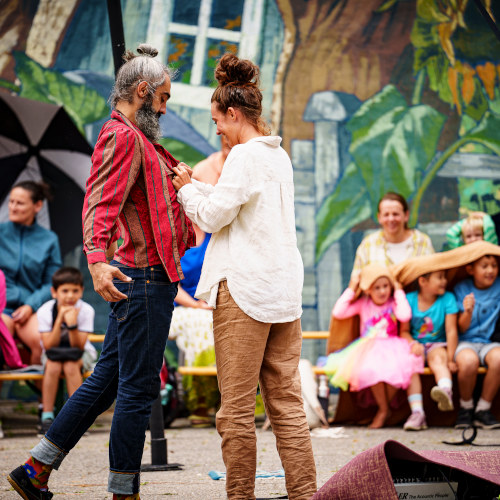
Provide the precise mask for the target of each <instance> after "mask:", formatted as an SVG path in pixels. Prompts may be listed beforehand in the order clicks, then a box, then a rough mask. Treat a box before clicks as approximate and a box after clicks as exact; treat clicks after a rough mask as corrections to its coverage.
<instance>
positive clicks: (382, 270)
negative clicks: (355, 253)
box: [325, 264, 424, 429]
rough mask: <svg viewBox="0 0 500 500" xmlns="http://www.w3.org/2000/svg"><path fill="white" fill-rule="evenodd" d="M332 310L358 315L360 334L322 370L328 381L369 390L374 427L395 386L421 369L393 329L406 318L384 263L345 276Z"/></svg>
mask: <svg viewBox="0 0 500 500" xmlns="http://www.w3.org/2000/svg"><path fill="white" fill-rule="evenodd" d="M332 315H333V316H334V317H335V318H337V319H344V318H350V317H352V316H356V315H359V318H360V337H359V338H358V339H356V340H354V341H353V342H351V343H350V344H349V345H348V346H347V347H345V348H344V349H342V350H340V351H337V352H334V353H332V354H330V355H329V356H328V360H327V363H326V365H325V372H326V373H327V375H329V377H330V383H331V384H332V385H335V386H338V387H340V388H341V389H342V390H347V389H348V388H350V390H351V391H361V390H362V389H366V388H368V387H369V388H370V389H371V392H372V394H373V397H374V399H375V401H376V403H377V406H378V411H377V413H376V415H375V417H374V419H373V421H372V423H371V424H370V428H372V429H377V428H380V427H382V426H383V425H384V422H385V420H386V419H387V417H388V416H389V403H390V401H391V400H392V398H393V397H394V395H395V394H396V392H397V390H398V389H400V388H401V389H406V388H407V387H408V385H409V384H410V379H411V377H412V375H413V374H415V373H422V372H423V369H424V365H423V361H422V358H421V357H419V356H415V355H414V354H412V353H411V349H410V343H409V342H408V341H407V340H405V339H403V338H401V337H399V333H398V321H399V322H401V323H406V322H408V321H410V319H411V308H410V305H409V304H408V301H407V300H406V295H405V293H404V292H403V290H402V287H401V285H400V284H399V283H397V282H396V281H395V280H394V278H393V277H392V275H391V273H390V272H389V270H388V269H387V268H386V267H383V266H380V265H378V264H372V265H368V266H366V267H364V268H363V269H362V271H361V274H360V275H357V276H354V277H352V278H351V281H350V283H349V287H348V288H347V289H346V290H345V291H344V293H343V294H342V295H341V296H340V298H339V299H338V300H337V302H336V304H335V306H334V308H333V311H332Z"/></svg>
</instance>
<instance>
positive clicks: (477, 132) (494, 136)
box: [463, 111, 500, 155]
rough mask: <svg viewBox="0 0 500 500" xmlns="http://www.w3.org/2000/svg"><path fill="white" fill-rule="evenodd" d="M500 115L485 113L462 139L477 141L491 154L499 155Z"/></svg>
mask: <svg viewBox="0 0 500 500" xmlns="http://www.w3.org/2000/svg"><path fill="white" fill-rule="evenodd" d="M499 131H500V115H498V114H496V113H492V112H491V111H487V112H486V113H485V114H484V116H483V119H482V120H481V121H480V122H479V124H478V125H477V127H475V128H473V129H472V130H470V131H469V132H467V133H466V134H465V135H464V136H463V139H464V140H466V141H477V142H479V143H480V144H482V145H483V146H486V147H487V148H488V149H490V150H491V151H492V152H493V153H495V154H497V155H500V132H499Z"/></svg>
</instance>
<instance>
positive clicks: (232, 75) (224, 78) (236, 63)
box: [215, 53, 259, 86]
mask: <svg viewBox="0 0 500 500" xmlns="http://www.w3.org/2000/svg"><path fill="white" fill-rule="evenodd" d="M215 79H216V80H217V82H218V83H219V85H220V86H224V85H230V84H232V85H247V84H249V83H251V84H255V85H258V82H259V68H258V66H256V65H255V64H253V63H252V62H251V61H248V60H247V59H239V58H238V57H237V56H235V55H234V54H231V53H227V54H224V55H223V56H222V57H221V59H220V61H219V63H218V64H217V68H216V69H215Z"/></svg>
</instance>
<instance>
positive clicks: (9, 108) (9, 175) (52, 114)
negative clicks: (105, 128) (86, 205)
mask: <svg viewBox="0 0 500 500" xmlns="http://www.w3.org/2000/svg"><path fill="white" fill-rule="evenodd" d="M0 117H1V119H0V172H1V178H2V179H3V180H2V182H1V183H0V203H1V204H2V207H1V208H0V220H1V221H5V220H7V219H8V212H7V201H8V200H7V198H8V194H9V192H10V189H11V187H12V185H13V184H14V183H16V182H19V181H21V180H28V179H29V180H35V181H37V180H40V179H43V180H44V181H45V182H46V183H47V184H49V186H50V187H51V191H52V195H53V200H52V201H50V202H49V203H48V207H44V210H42V212H43V213H40V214H39V217H38V221H39V223H41V224H42V225H44V226H47V227H50V229H52V230H53V231H55V232H56V233H57V235H58V236H59V241H60V244H61V252H62V254H63V255H64V254H65V253H66V252H68V251H69V250H72V249H73V248H75V247H76V246H77V245H80V244H81V243H82V229H81V227H82V224H81V216H82V207H83V197H84V191H85V182H86V179H87V177H88V175H89V171H90V163H91V162H90V155H91V154H92V148H91V147H90V145H89V144H88V142H87V141H86V140H85V138H84V137H83V135H82V134H81V133H80V131H79V130H78V129H77V127H76V126H75V124H74V123H73V122H72V120H71V118H70V117H69V116H68V114H67V113H66V111H65V110H64V108H63V107H62V106H57V105H54V104H48V103H45V102H39V101H32V100H30V99H24V98H22V97H19V96H16V95H10V94H8V93H4V92H0ZM47 211H48V213H47Z"/></svg>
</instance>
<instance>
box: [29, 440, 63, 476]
mask: <svg viewBox="0 0 500 500" xmlns="http://www.w3.org/2000/svg"><path fill="white" fill-rule="evenodd" d="M30 453H31V456H32V457H33V458H34V459H36V460H38V461H39V462H42V464H45V465H49V466H50V467H52V468H53V469H55V470H57V469H59V466H60V465H61V462H62V461H63V460H64V458H65V457H66V455H67V453H65V452H64V451H63V450H61V448H58V447H57V446H56V445H55V444H54V443H51V442H50V441H49V440H48V439H47V438H46V437H43V438H42V440H41V441H40V442H39V443H38V444H37V445H36V446H35V447H34V448H33V449H32V450H31V452H30Z"/></svg>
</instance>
